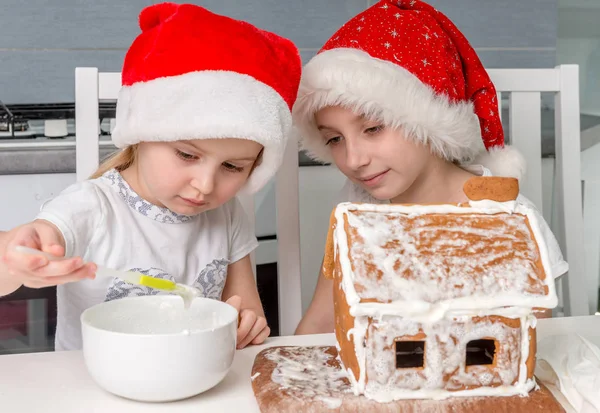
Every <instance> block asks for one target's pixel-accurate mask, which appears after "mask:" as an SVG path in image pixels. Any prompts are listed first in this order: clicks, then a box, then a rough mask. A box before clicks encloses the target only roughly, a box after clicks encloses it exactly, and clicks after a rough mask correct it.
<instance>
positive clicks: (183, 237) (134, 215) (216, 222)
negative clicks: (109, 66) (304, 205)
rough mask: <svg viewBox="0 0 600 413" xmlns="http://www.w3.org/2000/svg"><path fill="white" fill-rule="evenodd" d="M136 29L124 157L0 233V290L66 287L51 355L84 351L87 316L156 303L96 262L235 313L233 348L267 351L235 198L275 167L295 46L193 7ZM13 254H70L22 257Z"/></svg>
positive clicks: (149, 14)
mask: <svg viewBox="0 0 600 413" xmlns="http://www.w3.org/2000/svg"><path fill="white" fill-rule="evenodd" d="M139 23H140V27H141V31H142V32H141V34H140V35H139V36H138V37H137V38H136V39H135V41H134V42H133V44H132V45H131V48H130V49H129V51H128V52H127V55H126V57H125V62H124V66H123V71H122V82H123V87H122V89H121V91H120V93H119V97H118V101H117V114H116V127H115V129H114V132H113V135H112V139H113V142H114V144H115V145H116V146H117V147H119V148H122V150H121V151H120V152H118V153H117V154H116V155H115V156H114V157H112V158H110V159H109V160H107V161H106V162H104V163H103V164H102V165H101V166H100V168H99V170H98V171H97V172H96V173H95V174H94V175H93V176H92V177H91V179H90V180H88V181H85V182H81V183H77V184H75V185H72V186H71V187H69V188H67V189H66V190H65V191H64V192H62V193H61V194H60V195H58V196H57V197H56V198H54V199H53V200H51V201H50V202H47V203H46V204H45V205H44V206H43V207H42V209H41V212H40V214H39V215H38V216H37V217H36V219H35V221H33V222H32V223H29V224H26V225H23V226H21V227H18V228H15V229H14V230H12V231H10V232H8V233H4V234H1V235H0V255H4V260H3V265H4V268H2V267H1V266H0V294H8V293H10V292H12V291H14V290H16V289H17V288H18V287H20V286H21V285H25V286H27V287H33V288H40V287H46V286H51V285H58V323H57V324H58V325H57V330H56V349H57V350H71V349H78V348H81V345H82V339H81V327H80V326H81V323H80V321H79V318H80V315H81V313H82V312H83V311H84V310H85V309H86V308H88V307H90V306H92V305H95V304H98V303H100V302H103V301H108V300H114V299H118V298H121V297H126V296H136V295H148V294H155V291H153V290H150V289H147V288H145V287H138V286H133V285H131V284H128V283H126V282H124V281H122V280H120V279H118V278H115V279H107V278H104V277H97V278H96V277H95V270H96V263H97V264H101V265H105V266H107V267H110V268H115V269H119V270H134V271H136V272H141V273H144V274H146V275H149V276H152V277H157V278H162V279H169V280H171V281H176V282H178V283H183V284H187V285H191V286H194V287H196V288H197V289H198V290H199V291H200V294H201V295H202V296H204V297H209V298H214V299H220V300H223V301H227V302H229V303H230V304H232V305H234V306H236V307H237V308H238V309H239V310H240V323H239V327H238V348H241V347H244V346H246V345H248V344H250V343H252V344H259V343H261V342H263V341H264V340H265V338H266V337H267V336H268V335H269V331H270V330H269V327H268V326H267V323H266V320H265V317H264V313H263V310H262V305H261V302H260V299H259V296H258V293H257V289H256V285H255V283H254V278H253V274H252V268H251V264H250V258H249V254H250V252H251V251H252V250H254V249H255V248H256V247H257V245H258V243H257V240H256V237H255V235H254V232H253V229H252V228H251V225H250V224H249V221H248V218H247V216H246V214H245V213H244V211H243V210H242V207H241V205H240V203H239V201H238V200H237V199H236V198H235V195H236V194H237V193H238V192H239V191H240V190H244V191H247V192H255V191H257V190H258V189H260V188H261V187H262V186H263V185H264V184H265V183H266V182H267V181H269V179H270V178H271V177H272V176H273V175H274V173H275V171H276V170H277V169H278V167H279V166H280V164H281V160H282V156H283V151H284V148H285V145H286V139H287V137H288V136H289V132H290V129H291V123H292V116H291V106H292V104H293V102H294V100H295V99H296V94H297V90H298V84H299V82H300V71H301V60H300V56H299V53H298V50H297V48H296V47H295V46H294V45H293V44H292V42H290V41H289V40H287V39H284V38H281V37H279V36H277V35H275V34H273V33H269V32H265V31H263V30H260V29H258V28H256V27H254V26H252V25H250V24H248V23H246V22H243V21H237V20H234V19H231V18H228V17H225V16H220V15H216V14H213V13H211V12H210V11H208V10H206V9H204V8H202V7H198V6H195V5H190V4H184V5H176V4H172V3H163V4H157V5H153V6H150V7H148V8H146V9H144V10H143V11H142V12H141V14H140V19H139ZM19 245H21V246H26V247H32V248H36V249H39V250H43V251H44V252H47V253H51V254H54V255H56V256H58V257H64V259H61V260H59V261H54V260H52V261H49V260H48V259H47V258H46V257H44V256H41V255H37V256H32V255H25V254H22V253H20V252H16V251H15V249H14V248H13V247H15V246H19ZM0 265H2V264H0ZM72 281H79V282H72Z"/></svg>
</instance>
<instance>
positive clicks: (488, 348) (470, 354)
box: [466, 339, 496, 366]
mask: <svg viewBox="0 0 600 413" xmlns="http://www.w3.org/2000/svg"><path fill="white" fill-rule="evenodd" d="M495 356H496V341H495V340H491V339H481V340H473V341H469V342H468V343H467V356H466V365H467V366H487V365H492V364H494V357H495Z"/></svg>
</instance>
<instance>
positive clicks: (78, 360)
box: [0, 316, 600, 413]
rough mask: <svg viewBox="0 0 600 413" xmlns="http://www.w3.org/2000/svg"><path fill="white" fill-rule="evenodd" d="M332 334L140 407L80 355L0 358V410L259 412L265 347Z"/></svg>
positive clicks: (599, 331)
mask: <svg viewBox="0 0 600 413" xmlns="http://www.w3.org/2000/svg"><path fill="white" fill-rule="evenodd" d="M537 330H538V338H539V339H543V338H545V337H547V336H551V335H555V334H572V333H580V334H583V335H584V336H585V337H586V338H588V339H590V340H592V341H593V342H595V343H596V344H598V345H600V316H589V317H572V318H555V319H550V320H540V321H539V324H538V328H537ZM334 343H335V338H334V335H333V334H321V335H310V336H290V337H276V338H272V339H269V340H268V341H267V342H266V343H265V344H264V345H261V346H253V347H248V348H246V349H244V350H240V351H238V352H237V353H236V356H235V360H234V362H233V366H232V369H231V371H230V372H229V374H228V375H227V377H226V378H225V380H223V381H222V382H221V383H220V384H219V385H217V386H216V387H214V388H213V389H211V390H209V391H207V392H205V393H203V394H200V395H198V396H196V397H194V398H191V399H188V400H183V401H179V402H173V403H160V404H151V403H139V402H134V401H130V400H126V399H122V398H119V397H117V396H113V395H112V394H110V393H107V392H105V391H103V390H102V389H100V388H99V387H98V386H96V384H95V383H94V382H93V381H92V378H91V377H90V376H89V375H88V373H87V370H86V368H85V365H84V362H83V355H82V353H81V352H80V351H71V352H49V353H33V354H17V355H7V356H0V411H1V412H6V413H37V412H43V413H71V412H73V413H75V412H76V413H82V412H84V413H95V412H109V413H137V412H140V413H141V412H143V413H151V412H168V413H185V412H193V413H200V412H210V413H219V412H227V413H229V412H238V411H243V412H244V413H253V412H256V413H259V409H258V405H257V403H256V401H255V399H254V393H253V392H252V385H251V380H250V373H251V370H252V364H253V362H254V357H255V356H256V354H258V352H259V351H261V350H262V349H264V348H266V347H272V346H286V345H302V346H312V345H333V344H334Z"/></svg>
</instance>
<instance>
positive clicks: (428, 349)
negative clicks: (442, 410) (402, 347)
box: [360, 317, 533, 402]
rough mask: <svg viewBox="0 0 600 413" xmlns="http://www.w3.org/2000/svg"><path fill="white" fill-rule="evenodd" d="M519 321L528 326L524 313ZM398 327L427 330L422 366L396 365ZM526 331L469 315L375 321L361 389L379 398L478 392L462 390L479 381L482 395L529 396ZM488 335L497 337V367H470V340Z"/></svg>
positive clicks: (414, 331) (400, 329)
mask: <svg viewBox="0 0 600 413" xmlns="http://www.w3.org/2000/svg"><path fill="white" fill-rule="evenodd" d="M362 321H364V320H362ZM521 322H522V323H523V324H524V325H527V319H526V318H523V319H521ZM525 328H527V327H525ZM399 332H400V334H401V335H402V336H415V335H417V334H418V333H424V334H425V337H426V338H425V339H424V342H425V356H424V360H425V362H424V367H423V368H421V369H415V368H402V369H397V368H396V353H395V340H396V338H398V334H399ZM525 332H526V333H525V335H523V329H522V328H518V327H517V328H513V327H509V326H507V325H505V324H504V323H502V322H491V321H483V322H477V323H475V322H473V320H472V318H471V317H462V318H457V319H454V320H443V321H441V322H436V323H432V324H421V323H417V322H414V321H410V320H406V319H403V318H400V317H384V318H383V319H380V320H374V321H373V322H372V323H371V324H370V326H369V328H368V338H367V347H366V349H365V357H366V360H368V361H369V362H368V363H367V366H366V376H367V377H368V381H367V382H366V383H360V389H364V390H362V391H360V393H364V395H365V396H366V397H368V398H371V399H374V400H377V401H379V402H388V401H391V400H398V399H412V398H434V399H440V398H447V397H452V396H457V397H458V396H474V395H475V394H474V393H473V392H474V391H475V389H469V390H461V389H462V388H463V387H465V386H470V387H475V386H481V387H478V389H477V394H478V395H505V396H510V395H515V394H521V395H525V394H527V393H528V392H529V390H531V386H532V383H533V382H532V383H529V382H528V380H527V379H526V374H527V367H526V365H525V361H526V359H527V354H528V345H529V337H528V334H527V330H525ZM485 337H492V338H494V339H496V340H497V342H498V348H497V349H496V355H495V362H496V367H495V368H491V367H489V366H469V367H468V368H467V367H466V366H465V356H466V346H467V343H468V342H470V341H472V340H478V339H481V338H485ZM524 347H525V350H524ZM446 376H449V377H448V378H447V377H446ZM517 379H518V380H517ZM515 381H516V383H515V384H514V385H513V382H515ZM490 386H493V387H490Z"/></svg>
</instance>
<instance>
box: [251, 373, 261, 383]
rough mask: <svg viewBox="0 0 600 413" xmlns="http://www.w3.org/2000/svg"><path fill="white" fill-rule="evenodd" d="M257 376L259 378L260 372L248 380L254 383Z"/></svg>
mask: <svg viewBox="0 0 600 413" xmlns="http://www.w3.org/2000/svg"><path fill="white" fill-rule="evenodd" d="M258 376H260V372H258V373H254V374H253V375H252V376H251V377H250V380H252V381H254V380H255V379H256V378H257V377H258Z"/></svg>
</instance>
